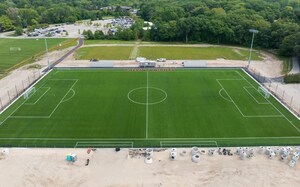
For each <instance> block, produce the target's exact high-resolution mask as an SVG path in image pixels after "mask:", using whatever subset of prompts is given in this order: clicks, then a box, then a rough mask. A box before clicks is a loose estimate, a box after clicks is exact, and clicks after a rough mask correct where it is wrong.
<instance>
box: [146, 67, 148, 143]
mask: <svg viewBox="0 0 300 187" xmlns="http://www.w3.org/2000/svg"><path fill="white" fill-rule="evenodd" d="M148 90H149V81H148V71H147V94H146V139H148V105H149V97H148V92H149V91H148Z"/></svg>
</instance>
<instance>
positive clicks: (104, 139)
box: [0, 136, 300, 141]
mask: <svg viewBox="0 0 300 187" xmlns="http://www.w3.org/2000/svg"><path fill="white" fill-rule="evenodd" d="M239 139H240V140H248V139H249V140H253V139H256V140H259V139H300V136H278V137H276V136H274V137H232V138H230V137H228V138H220V137H218V138H148V140H161V141H164V140H174V141H176V140H177V141H179V140H182V141H184V140H239ZM0 140H48V141H126V140H127V141H128V140H131V141H134V140H145V138H0Z"/></svg>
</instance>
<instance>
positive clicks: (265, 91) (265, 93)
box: [257, 86, 270, 99]
mask: <svg viewBox="0 0 300 187" xmlns="http://www.w3.org/2000/svg"><path fill="white" fill-rule="evenodd" d="M257 90H258V92H259V93H261V94H262V95H263V96H264V97H265V98H266V99H268V98H269V97H270V92H269V91H268V90H267V89H266V88H264V87H262V86H258V89H257Z"/></svg>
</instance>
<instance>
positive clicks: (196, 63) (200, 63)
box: [182, 60, 207, 68]
mask: <svg viewBox="0 0 300 187" xmlns="http://www.w3.org/2000/svg"><path fill="white" fill-rule="evenodd" d="M182 65H183V67H185V68H202V67H207V62H206V61H204V60H188V61H183V62H182Z"/></svg>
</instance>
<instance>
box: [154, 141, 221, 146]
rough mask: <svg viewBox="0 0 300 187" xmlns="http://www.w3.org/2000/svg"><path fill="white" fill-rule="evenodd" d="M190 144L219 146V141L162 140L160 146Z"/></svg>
mask: <svg viewBox="0 0 300 187" xmlns="http://www.w3.org/2000/svg"><path fill="white" fill-rule="evenodd" d="M190 144H194V145H204V146H206V145H214V146H217V147H219V146H218V143H217V142H216V141H176V140H175V141H160V147H163V146H164V145H165V146H169V145H173V146H174V145H190Z"/></svg>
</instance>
